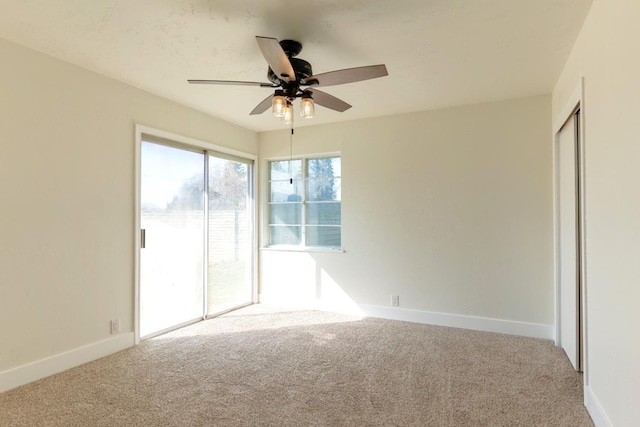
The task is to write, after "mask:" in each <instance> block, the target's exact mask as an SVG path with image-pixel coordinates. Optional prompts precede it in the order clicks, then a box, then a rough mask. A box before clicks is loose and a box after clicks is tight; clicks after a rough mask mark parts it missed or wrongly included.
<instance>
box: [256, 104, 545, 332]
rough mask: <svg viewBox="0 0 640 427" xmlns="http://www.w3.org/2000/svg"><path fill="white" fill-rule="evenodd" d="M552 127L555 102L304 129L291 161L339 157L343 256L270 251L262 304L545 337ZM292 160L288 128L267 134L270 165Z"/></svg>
mask: <svg viewBox="0 0 640 427" xmlns="http://www.w3.org/2000/svg"><path fill="white" fill-rule="evenodd" d="M318 114H322V111H318ZM550 129H551V111H550V97H549V96H540V97H533V98H527V99H520V100H514V101H507V102H497V103H491V104H481V105H473V106H467V107H461V108H453V109H446V110H438V111H429V112H422V113H415V114H406V115H400V116H393V117H383V118H376V119H369V120H360V121H353V122H346V123H339V124H333V125H322V126H314V127H303V128H299V129H296V134H295V139H294V144H293V154H294V156H295V155H300V154H309V153H323V152H336V151H339V152H341V154H342V173H343V178H342V197H343V202H342V218H343V222H342V225H343V236H342V241H343V247H344V249H345V253H304V252H279V251H275V250H262V251H261V262H260V267H261V294H262V298H263V300H268V301H274V300H275V301H279V302H287V301H289V302H293V303H302V302H304V303H309V302H312V301H315V300H319V301H320V302H321V303H322V304H323V305H324V306H328V307H336V306H342V307H341V308H349V307H351V308H353V307H356V306H358V307H360V308H363V307H366V308H367V309H368V310H365V311H367V312H376V313H378V314H382V315H385V316H387V317H397V318H403V317H404V318H408V317H411V316H414V317H413V318H415V316H417V317H418V318H420V313H417V314H416V312H413V311H411V312H409V311H402V310H403V309H404V310H406V309H409V310H417V311H419V312H423V313H433V312H435V313H444V314H448V315H462V316H469V317H470V318H469V319H467V320H469V322H466V323H464V322H463V323H464V324H463V325H462V326H466V327H477V328H478V329H483V327H482V325H481V319H478V318H490V319H501V320H506V321H508V322H524V323H526V324H533V325H534V326H540V328H538V329H537V330H538V331H540V330H542V331H543V332H542V333H539V332H536V333H533V334H532V335H536V336H540V335H542V336H546V337H550V335H549V334H550V332H549V331H551V329H552V328H551V325H552V324H553V322H554V309H553V307H554V306H553V276H552V274H553V273H552V250H553V240H552V184H551V179H552V170H551V146H550V135H551V132H550ZM288 155H289V137H288V131H278V132H268V133H261V134H260V136H259V156H260V158H261V159H263V161H264V159H269V158H274V157H286V156H288ZM262 169H263V171H266V167H263V168H262ZM264 180H265V176H263V177H262V182H263V184H264V182H265V181H264ZM263 189H264V185H263ZM263 196H264V195H263ZM263 214H264V212H263ZM264 244H265V242H264V241H263V245H264ZM391 294H398V295H399V296H400V310H399V311H398V310H395V311H389V310H388V309H387V307H388V306H389V305H390V295H391ZM381 308H384V309H382V310H381ZM372 309H373V310H372ZM376 310H377V311H376ZM422 319H426V320H427V321H429V319H433V317H429V316H428V315H426V314H425V316H422ZM440 320H443V319H440ZM449 320H451V319H449ZM443 323H445V324H447V321H446V319H445V321H444V322H443ZM449 323H451V322H449ZM498 329H500V328H498ZM500 330H504V331H505V332H506V331H507V329H500ZM516 333H525V332H523V330H517V331H516ZM525 334H527V333H525Z"/></svg>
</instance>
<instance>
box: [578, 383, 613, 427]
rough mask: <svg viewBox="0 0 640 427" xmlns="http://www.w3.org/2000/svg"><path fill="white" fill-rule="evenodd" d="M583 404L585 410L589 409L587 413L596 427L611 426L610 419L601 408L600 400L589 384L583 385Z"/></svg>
mask: <svg viewBox="0 0 640 427" xmlns="http://www.w3.org/2000/svg"><path fill="white" fill-rule="evenodd" d="M584 406H586V407H587V411H589V415H591V419H592V420H593V424H595V425H596V427H611V426H613V424H611V421H609V418H608V417H607V414H606V413H605V412H604V410H603V409H602V406H601V405H600V402H599V401H598V399H597V398H596V396H595V394H593V391H592V390H591V388H589V386H584Z"/></svg>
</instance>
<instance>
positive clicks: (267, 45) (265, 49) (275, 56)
mask: <svg viewBox="0 0 640 427" xmlns="http://www.w3.org/2000/svg"><path fill="white" fill-rule="evenodd" d="M256 40H257V42H258V46H259V47H260V50H261V51H262V56H264V59H265V60H266V61H267V64H269V67H271V70H273V72H274V73H275V74H276V76H278V78H280V79H282V80H284V81H285V82H289V81H293V80H295V79H296V72H295V71H294V70H293V66H292V65H291V61H289V58H288V57H287V54H286V53H284V50H283V49H282V46H280V43H279V42H278V40H277V39H274V38H272V37H260V36H256Z"/></svg>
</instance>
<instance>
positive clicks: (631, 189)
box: [553, 0, 640, 426]
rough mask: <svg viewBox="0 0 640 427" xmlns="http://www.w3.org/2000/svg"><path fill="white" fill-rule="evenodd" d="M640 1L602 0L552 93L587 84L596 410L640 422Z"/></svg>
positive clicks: (616, 420) (620, 422) (592, 398)
mask: <svg viewBox="0 0 640 427" xmlns="http://www.w3.org/2000/svg"><path fill="white" fill-rule="evenodd" d="M639 16H640V2H638V1H630V0H595V1H594V3H593V6H592V7H591V11H590V13H589V15H588V17H587V20H586V21H585V24H584V27H583V29H582V32H581V33H580V36H579V37H578V39H577V41H576V44H575V46H574V49H573V52H572V54H571V56H570V58H569V60H568V61H567V64H566V67H565V69H564V71H563V73H562V75H561V77H560V79H559V81H558V83H557V86H556V88H555V90H554V92H553V114H554V119H558V118H559V117H558V116H559V114H560V113H561V110H562V109H563V107H564V106H565V105H566V104H567V102H568V99H569V98H570V96H571V92H572V91H573V90H574V89H575V87H576V86H577V85H578V83H579V81H580V78H581V77H582V76H584V78H585V105H584V120H585V126H586V128H585V144H586V147H585V157H586V159H585V161H586V165H585V173H586V185H585V190H586V198H585V201H586V212H585V214H586V227H587V229H586V240H587V247H586V250H587V257H586V268H587V277H586V280H587V281H586V286H587V328H588V335H587V346H588V359H587V373H588V377H587V388H586V396H585V398H586V401H587V405H588V407H589V409H590V412H591V413H592V416H593V417H594V420H595V421H596V423H597V424H598V425H607V424H608V423H610V424H611V425H614V426H632V425H634V426H637V425H640V405H638V403H639V402H640V386H639V384H640V331H639V328H640V309H639V308H638V301H640V191H639V190H638V188H639V184H640V127H639V126H638V114H640V44H639V43H638V40H640V27H639V26H638V17H639Z"/></svg>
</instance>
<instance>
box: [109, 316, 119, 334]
mask: <svg viewBox="0 0 640 427" xmlns="http://www.w3.org/2000/svg"><path fill="white" fill-rule="evenodd" d="M119 333H120V319H115V320H112V321H111V335H115V334H119Z"/></svg>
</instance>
